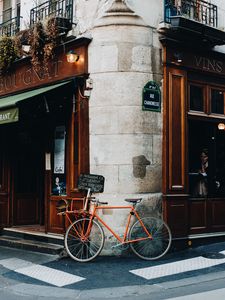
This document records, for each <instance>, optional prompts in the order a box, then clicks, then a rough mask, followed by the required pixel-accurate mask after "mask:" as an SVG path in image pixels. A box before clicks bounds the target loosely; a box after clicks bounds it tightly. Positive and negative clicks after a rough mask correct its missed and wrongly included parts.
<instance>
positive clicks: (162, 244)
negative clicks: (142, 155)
mask: <svg viewBox="0 0 225 300" xmlns="http://www.w3.org/2000/svg"><path fill="white" fill-rule="evenodd" d="M96 176H99V175H96ZM84 200H85V203H84V209H82V210H79V211H77V210H73V209H72V210H70V209H66V211H65V212H64V214H65V215H66V217H67V219H68V220H69V222H70V226H69V227H68V229H67V231H66V234H65V240H64V243H65V249H66V251H67V253H68V255H69V256H70V257H71V258H72V259H74V260H76V261H78V262H89V261H91V260H93V259H94V258H96V257H97V256H98V255H99V254H100V253H101V251H102V249H103V246H104V241H105V234H104V231H103V228H102V226H104V227H105V228H107V229H108V230H109V231H110V232H111V233H112V234H113V236H114V237H115V238H116V239H117V240H118V245H129V246H130V248H131V249H132V251H133V252H134V253H135V254H136V255H137V256H139V257H140V258H142V259H145V260H155V259H159V258H161V257H162V256H163V255H165V254H166V253H167V252H168V250H169V248H170V245H171V241H172V236H171V232H170V229H169V227H168V225H167V224H166V223H165V222H164V221H163V220H161V219H159V218H155V217H144V218H141V217H140V216H139V214H138V212H137V211H136V205H137V203H140V202H141V200H142V198H138V199H125V201H127V202H129V203H130V204H129V205H125V206H109V205H108V203H107V202H100V201H99V200H98V199H95V198H94V197H91V188H88V193H87V196H86V197H85V198H84ZM88 204H91V206H92V207H91V210H87V206H88ZM67 207H68V206H67ZM105 209H127V210H128V219H127V224H126V226H125V230H124V233H123V235H122V237H120V236H119V235H118V234H117V233H116V232H115V231H114V230H113V229H112V228H111V227H110V226H109V224H106V222H105V221H104V220H103V219H102V218H101V217H100V216H99V214H98V212H99V210H105ZM71 214H72V215H75V216H76V215H77V216H79V217H78V218H76V220H75V221H72V220H71V217H70V216H71ZM133 218H135V221H134V222H132V219H133Z"/></svg>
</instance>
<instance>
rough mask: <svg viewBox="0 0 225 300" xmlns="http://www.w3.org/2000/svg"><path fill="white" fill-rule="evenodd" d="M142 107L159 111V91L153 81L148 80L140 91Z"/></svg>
mask: <svg viewBox="0 0 225 300" xmlns="http://www.w3.org/2000/svg"><path fill="white" fill-rule="evenodd" d="M142 109H143V110H150V111H157V112H160V111H161V91H160V88H159V85H158V84H157V83H156V82H155V81H149V82H148V83H147V84H146V85H145V86H144V88H143V92H142Z"/></svg>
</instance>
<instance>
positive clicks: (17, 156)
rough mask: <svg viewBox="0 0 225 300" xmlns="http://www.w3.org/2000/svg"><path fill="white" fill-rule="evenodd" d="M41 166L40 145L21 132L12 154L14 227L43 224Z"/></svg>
mask: <svg viewBox="0 0 225 300" xmlns="http://www.w3.org/2000/svg"><path fill="white" fill-rule="evenodd" d="M43 167H44V163H43V149H42V148H41V143H39V142H38V140H36V139H35V138H34V135H32V131H30V132H29V131H21V132H19V133H18V136H17V145H16V147H15V150H14V151H13V190H14V194H13V225H28V224H42V223H43V214H44V205H43V203H44V195H43V187H44V179H43V177H44V170H43Z"/></svg>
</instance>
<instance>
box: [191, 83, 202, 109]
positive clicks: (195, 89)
mask: <svg viewBox="0 0 225 300" xmlns="http://www.w3.org/2000/svg"><path fill="white" fill-rule="evenodd" d="M189 105H190V110H196V111H204V97H203V87H201V86H197V85H190V102H189Z"/></svg>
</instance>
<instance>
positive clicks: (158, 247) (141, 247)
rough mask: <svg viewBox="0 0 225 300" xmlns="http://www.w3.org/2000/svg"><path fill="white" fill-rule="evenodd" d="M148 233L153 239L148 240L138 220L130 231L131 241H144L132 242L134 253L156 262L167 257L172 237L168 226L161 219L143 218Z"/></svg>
mask: <svg viewBox="0 0 225 300" xmlns="http://www.w3.org/2000/svg"><path fill="white" fill-rule="evenodd" d="M141 221H142V222H143V224H144V226H145V228H146V229H147V231H148V232H149V233H150V234H151V237H152V238H147V237H148V235H147V233H146V232H145V230H144V228H143V227H142V225H141V223H140V221H139V220H137V221H136V222H135V223H134V224H133V226H132V227H131V229H130V232H129V240H130V241H131V240H136V239H141V238H143V240H140V241H136V242H131V243H130V247H131V249H132V250H133V252H134V253H135V254H136V255H137V256H139V257H140V258H142V259H145V260H155V259H158V258H161V257H162V256H163V255H165V254H166V253H167V252H168V250H169V248H170V245H171V241H172V236H171V232H170V229H169V227H168V225H167V224H166V223H165V222H164V221H163V220H161V219H158V218H154V217H146V218H142V219H141Z"/></svg>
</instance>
